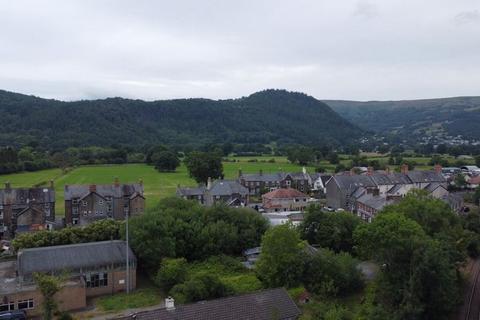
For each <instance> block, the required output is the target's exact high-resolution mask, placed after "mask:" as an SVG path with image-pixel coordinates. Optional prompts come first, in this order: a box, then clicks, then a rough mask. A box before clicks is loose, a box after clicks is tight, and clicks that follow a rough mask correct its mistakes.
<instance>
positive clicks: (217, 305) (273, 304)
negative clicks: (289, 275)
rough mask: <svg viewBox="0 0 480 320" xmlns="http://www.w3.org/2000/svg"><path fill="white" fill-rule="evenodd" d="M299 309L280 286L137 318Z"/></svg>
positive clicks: (229, 316)
mask: <svg viewBox="0 0 480 320" xmlns="http://www.w3.org/2000/svg"><path fill="white" fill-rule="evenodd" d="M300 313H301V312H300V310H299V309H298V307H297V306H296V304H295V303H294V302H293V300H292V299H291V298H290V296H289V295H288V293H287V291H286V290H285V289H283V288H279V289H270V290H264V291H259V292H255V293H249V294H244V295H239V296H233V297H227V298H221V299H215V300H208V301H200V302H197V303H192V304H186V305H180V306H177V307H176V308H175V309H174V310H167V309H158V310H153V311H147V312H141V313H138V314H136V317H135V318H133V317H131V316H130V317H122V318H118V319H125V320H127V319H137V320H271V319H278V320H293V319H297V318H298V316H299V315H300Z"/></svg>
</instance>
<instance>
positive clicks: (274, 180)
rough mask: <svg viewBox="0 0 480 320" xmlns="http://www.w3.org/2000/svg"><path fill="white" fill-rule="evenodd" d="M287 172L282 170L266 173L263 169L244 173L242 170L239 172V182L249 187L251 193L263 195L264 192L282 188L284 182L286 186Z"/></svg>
mask: <svg viewBox="0 0 480 320" xmlns="http://www.w3.org/2000/svg"><path fill="white" fill-rule="evenodd" d="M284 179H285V174H284V173H282V172H277V173H269V174H265V173H263V171H262V170H260V171H259V172H258V173H253V174H251V173H249V174H244V173H242V171H241V170H239V172H238V182H239V183H240V184H241V185H242V186H244V187H245V188H247V189H248V192H249V194H250V195H261V194H262V193H265V192H269V191H273V190H275V189H278V188H281V187H282V184H283V185H285V186H286V182H284V181H283V180H284Z"/></svg>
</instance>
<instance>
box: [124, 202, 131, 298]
mask: <svg viewBox="0 0 480 320" xmlns="http://www.w3.org/2000/svg"><path fill="white" fill-rule="evenodd" d="M123 210H124V211H125V223H126V225H125V238H126V240H127V245H126V248H125V251H126V254H125V256H126V258H127V278H126V280H127V281H126V292H127V294H129V293H130V261H129V257H128V254H129V251H130V250H129V246H128V218H129V217H128V206H127V205H126V204H125V207H124V209H123Z"/></svg>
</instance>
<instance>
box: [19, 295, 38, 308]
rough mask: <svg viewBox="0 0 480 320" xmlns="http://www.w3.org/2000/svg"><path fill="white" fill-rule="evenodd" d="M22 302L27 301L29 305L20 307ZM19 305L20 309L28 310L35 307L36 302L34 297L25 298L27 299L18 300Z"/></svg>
mask: <svg viewBox="0 0 480 320" xmlns="http://www.w3.org/2000/svg"><path fill="white" fill-rule="evenodd" d="M20 303H26V304H27V307H26V308H20ZM17 307H18V310H28V309H33V308H35V304H34V301H33V298H31V299H25V300H18V301H17Z"/></svg>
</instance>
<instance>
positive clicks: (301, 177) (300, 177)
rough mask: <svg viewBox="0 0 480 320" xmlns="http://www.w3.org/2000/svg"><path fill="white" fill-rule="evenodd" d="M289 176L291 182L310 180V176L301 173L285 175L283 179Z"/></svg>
mask: <svg viewBox="0 0 480 320" xmlns="http://www.w3.org/2000/svg"><path fill="white" fill-rule="evenodd" d="M287 176H290V177H291V178H292V179H293V180H310V175H309V174H308V173H306V172H305V173H303V172H293V173H287V174H286V175H285V177H287Z"/></svg>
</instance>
